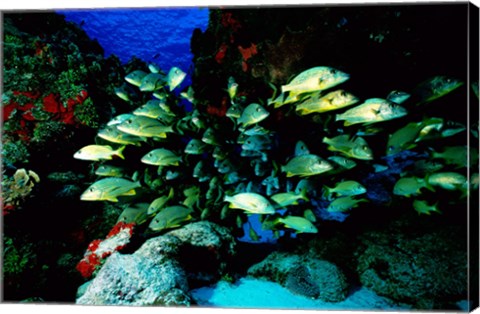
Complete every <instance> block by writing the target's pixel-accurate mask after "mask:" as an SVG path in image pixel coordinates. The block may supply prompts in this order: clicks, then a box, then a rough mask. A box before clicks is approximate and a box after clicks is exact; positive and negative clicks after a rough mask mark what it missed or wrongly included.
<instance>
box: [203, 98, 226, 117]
mask: <svg viewBox="0 0 480 314" xmlns="http://www.w3.org/2000/svg"><path fill="white" fill-rule="evenodd" d="M228 102H229V101H228V99H227V97H223V99H222V102H221V104H220V107H216V106H213V105H211V104H208V105H207V113H208V114H209V115H212V116H217V117H224V116H225V114H226V113H227V104H228Z"/></svg>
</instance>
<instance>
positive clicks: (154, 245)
mask: <svg viewBox="0 0 480 314" xmlns="http://www.w3.org/2000/svg"><path fill="white" fill-rule="evenodd" d="M232 254H234V240H233V237H232V236H231V235H229V233H228V231H227V230H226V229H225V228H222V227H220V226H216V225H215V224H212V223H209V222H196V223H192V224H189V225H186V226H184V227H182V228H180V229H177V230H174V231H171V232H169V233H166V234H164V235H162V236H158V237H155V238H151V239H149V240H147V241H146V242H145V243H144V244H143V245H142V246H141V247H140V248H139V249H138V250H136V251H135V252H134V253H133V254H130V255H127V254H125V255H122V254H121V253H113V254H112V255H111V256H109V257H108V258H107V259H106V261H105V263H104V265H103V267H102V268H101V269H100V270H99V271H98V273H97V275H96V277H95V278H94V279H93V281H92V282H91V283H90V284H89V285H88V286H87V288H86V289H85V292H84V293H83V294H82V295H81V296H80V297H78V299H77V304H92V305H100V304H128V305H169V306H175V305H176V306H178V305H190V303H191V300H190V296H189V295H188V290H189V282H188V278H189V276H188V272H189V268H191V267H193V266H195V267H196V269H195V270H194V271H195V272H200V273H201V272H204V273H212V274H213V275H215V276H219V275H221V272H222V270H221V268H222V267H220V269H219V268H218V267H216V266H215V265H221V263H223V262H224V261H225V260H226V259H228V258H230V257H231V255H232ZM212 262H214V263H215V264H214V265H212V264H211V263H212ZM82 290H83V288H82Z"/></svg>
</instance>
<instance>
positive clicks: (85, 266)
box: [75, 259, 95, 278]
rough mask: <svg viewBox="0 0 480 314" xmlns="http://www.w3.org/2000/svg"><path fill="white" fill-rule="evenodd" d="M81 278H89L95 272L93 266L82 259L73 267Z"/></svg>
mask: <svg viewBox="0 0 480 314" xmlns="http://www.w3.org/2000/svg"><path fill="white" fill-rule="evenodd" d="M75 268H76V269H77V270H78V271H79V272H80V274H81V275H82V277H83V278H90V277H91V276H92V274H93V272H94V271H95V266H93V265H91V264H90V263H89V262H88V261H86V260H84V259H82V260H81V261H80V262H79V263H78V264H77V267H75Z"/></svg>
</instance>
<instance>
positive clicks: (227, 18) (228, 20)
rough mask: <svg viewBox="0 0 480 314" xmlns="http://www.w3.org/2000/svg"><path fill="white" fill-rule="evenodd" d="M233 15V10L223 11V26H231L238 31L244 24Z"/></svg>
mask: <svg viewBox="0 0 480 314" xmlns="http://www.w3.org/2000/svg"><path fill="white" fill-rule="evenodd" d="M232 16H233V14H232V13H231V12H223V13H222V20H221V23H222V25H223V27H230V28H231V29H232V30H233V31H234V32H237V31H238V30H239V29H240V28H242V24H241V23H240V22H239V21H238V20H236V19H234V18H233V17H232Z"/></svg>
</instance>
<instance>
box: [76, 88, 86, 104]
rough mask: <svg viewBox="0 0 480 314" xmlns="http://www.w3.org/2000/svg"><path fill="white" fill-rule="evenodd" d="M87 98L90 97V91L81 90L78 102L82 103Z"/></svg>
mask: <svg viewBox="0 0 480 314" xmlns="http://www.w3.org/2000/svg"><path fill="white" fill-rule="evenodd" d="M87 98H88V93H87V91H86V90H82V91H80V93H79V94H78V96H77V102H78V103H79V104H82V103H83V102H84V101H85V99H87Z"/></svg>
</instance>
